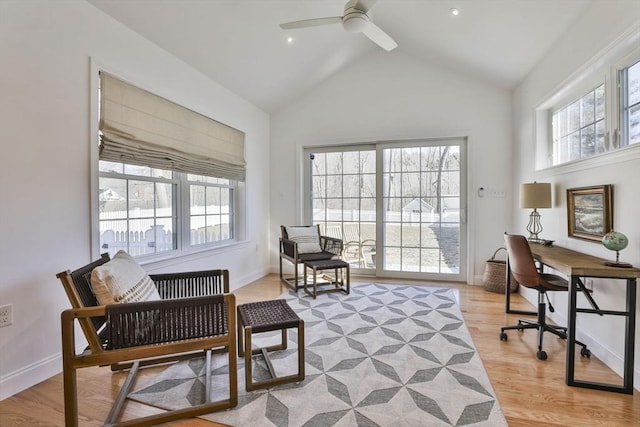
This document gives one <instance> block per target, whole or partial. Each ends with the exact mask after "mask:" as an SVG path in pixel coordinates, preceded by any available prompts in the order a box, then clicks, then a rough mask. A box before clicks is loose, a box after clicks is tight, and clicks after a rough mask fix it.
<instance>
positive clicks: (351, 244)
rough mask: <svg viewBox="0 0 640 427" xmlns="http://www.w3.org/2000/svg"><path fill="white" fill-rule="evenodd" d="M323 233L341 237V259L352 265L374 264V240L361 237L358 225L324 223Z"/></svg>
mask: <svg viewBox="0 0 640 427" xmlns="http://www.w3.org/2000/svg"><path fill="white" fill-rule="evenodd" d="M321 230H324V234H325V235H327V236H330V237H335V238H338V239H342V241H343V250H342V259H343V260H344V261H346V262H348V263H349V264H351V265H352V266H353V267H361V268H369V267H375V264H376V241H375V240H374V239H364V240H363V239H362V237H361V235H360V226H359V225H358V224H354V223H344V224H342V225H326V226H324V227H322V228H321Z"/></svg>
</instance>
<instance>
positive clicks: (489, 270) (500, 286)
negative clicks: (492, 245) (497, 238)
mask: <svg viewBox="0 0 640 427" xmlns="http://www.w3.org/2000/svg"><path fill="white" fill-rule="evenodd" d="M501 250H504V251H506V250H507V249H506V248H498V249H496V251H495V252H494V253H493V256H492V257H491V259H488V260H487V262H486V264H485V266H484V274H483V275H482V284H483V285H484V289H485V290H487V291H489V292H496V293H501V294H503V293H504V291H505V287H506V286H507V261H502V260H498V259H495V258H496V255H497V254H498V252H500V251H501ZM517 291H518V282H516V278H515V277H513V274H512V275H511V281H510V283H509V292H510V293H513V292H517Z"/></svg>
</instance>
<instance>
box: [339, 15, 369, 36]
mask: <svg viewBox="0 0 640 427" xmlns="http://www.w3.org/2000/svg"><path fill="white" fill-rule="evenodd" d="M368 24H369V17H368V16H367V15H366V14H364V13H362V12H353V13H350V14H348V15H345V16H344V18H342V26H343V27H344V29H345V30H347V31H348V32H350V33H361V32H363V31H364V29H365V28H367V25H368Z"/></svg>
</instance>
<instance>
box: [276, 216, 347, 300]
mask: <svg viewBox="0 0 640 427" xmlns="http://www.w3.org/2000/svg"><path fill="white" fill-rule="evenodd" d="M280 231H281V233H282V236H281V237H280V281H281V282H282V283H283V284H285V285H287V286H289V287H290V288H292V289H294V290H295V291H296V292H297V291H298V289H300V288H302V287H303V285H302V284H301V283H300V274H299V273H298V267H299V266H300V264H304V263H305V261H321V260H329V259H340V256H341V254H342V251H343V244H342V240H341V239H338V238H335V237H329V236H324V235H321V234H320V226H319V225H310V226H284V225H281V226H280ZM283 261H287V262H290V263H291V264H293V275H287V274H285V273H284V271H283V264H282V263H283Z"/></svg>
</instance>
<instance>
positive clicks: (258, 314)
mask: <svg viewBox="0 0 640 427" xmlns="http://www.w3.org/2000/svg"><path fill="white" fill-rule="evenodd" d="M289 328H298V373H297V374H292V375H287V376H283V377H278V376H276V372H275V369H274V368H273V365H272V364H271V360H270V359H269V354H268V352H269V351H273V350H284V349H286V348H287V329H289ZM277 330H282V343H281V344H275V345H272V346H269V347H264V348H257V349H254V350H252V349H251V335H252V334H257V333H260V332H269V331H277ZM243 337H244V344H243ZM258 353H262V356H263V357H264V360H265V362H266V364H267V368H268V369H269V373H270V374H271V379H269V380H264V381H260V382H255V383H254V382H253V372H252V365H251V363H252V358H251V356H252V355H253V354H258ZM238 356H239V357H242V356H244V361H245V386H246V389H247V391H251V390H255V389H258V388H269V387H273V386H276V385H279V384H284V383H289V382H297V381H302V380H304V321H303V320H302V319H300V318H299V317H298V315H297V314H296V313H295V312H294V311H293V309H291V307H289V304H287V302H286V301H285V300H282V299H275V300H269V301H259V302H251V303H247V304H242V305H239V306H238Z"/></svg>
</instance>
